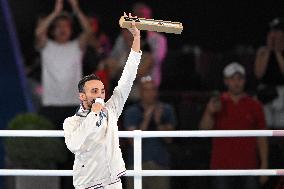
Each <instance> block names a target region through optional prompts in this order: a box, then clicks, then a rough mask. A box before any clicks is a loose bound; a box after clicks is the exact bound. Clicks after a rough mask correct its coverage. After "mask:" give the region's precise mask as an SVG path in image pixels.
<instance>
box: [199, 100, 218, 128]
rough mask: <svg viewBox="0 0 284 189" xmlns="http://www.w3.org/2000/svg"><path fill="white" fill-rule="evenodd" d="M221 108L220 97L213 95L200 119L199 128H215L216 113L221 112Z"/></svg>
mask: <svg viewBox="0 0 284 189" xmlns="http://www.w3.org/2000/svg"><path fill="white" fill-rule="evenodd" d="M221 108H222V105H221V101H220V99H219V98H218V97H211V98H210V100H209V102H208V104H207V106H206V109H205V111H204V114H203V116H202V119H201V121H200V124H199V129H203V130H210V129H213V128H214V125H215V114H216V113H218V112H220V111H221Z"/></svg>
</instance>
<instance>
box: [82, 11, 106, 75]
mask: <svg viewBox="0 0 284 189" xmlns="http://www.w3.org/2000/svg"><path fill="white" fill-rule="evenodd" d="M88 20H89V23H90V26H91V28H92V33H93V34H92V35H90V36H89V38H88V40H87V41H88V42H87V48H86V52H85V53H84V57H83V65H84V70H83V71H84V75H89V74H92V73H94V71H97V70H101V69H103V68H104V65H101V66H99V65H100V63H102V62H101V61H102V60H103V59H104V58H106V57H107V56H108V55H109V53H110V51H111V44H110V40H109V37H108V36H107V35H106V34H105V33H104V32H103V30H102V28H101V25H100V23H99V18H98V17H97V16H89V17H88Z"/></svg>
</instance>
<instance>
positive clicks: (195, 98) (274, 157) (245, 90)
mask: <svg viewBox="0 0 284 189" xmlns="http://www.w3.org/2000/svg"><path fill="white" fill-rule="evenodd" d="M68 3H69V4H70V6H71V7H72V14H71V13H69V12H66V11H64V7H63V1H62V0H57V1H56V4H55V6H54V10H53V11H52V12H51V13H50V14H49V15H47V16H40V17H39V18H38V19H37V26H36V28H35V37H36V44H35V48H36V50H37V51H38V56H36V57H35V58H34V64H32V65H30V66H29V67H27V69H26V70H27V76H28V79H29V86H30V89H31V92H32V95H33V102H34V104H35V105H36V109H37V112H38V113H39V114H40V115H43V116H45V117H47V118H48V119H50V120H51V121H52V122H53V123H54V124H55V125H56V126H57V129H59V130H61V129H62V123H63V120H64V119H65V118H66V117H68V116H72V115H74V113H75V111H76V109H77V107H78V105H79V104H80V101H79V98H78V96H77V83H78V81H79V80H80V79H81V78H82V76H83V75H87V74H91V73H95V74H96V75H97V76H99V77H100V78H101V79H102V81H103V83H104V85H105V88H106V91H107V96H108V97H109V96H110V95H111V94H110V92H111V91H113V88H114V87H115V86H116V82H117V81H118V79H119V76H120V75H121V71H122V69H123V67H124V64H125V61H126V59H127V55H128V54H129V51H130V45H131V43H132V36H131V34H130V33H129V32H128V31H127V30H125V29H121V31H120V34H119V35H118V37H117V38H116V40H115V42H114V44H111V41H110V39H109V36H108V35H107V34H106V33H105V32H104V25H103V24H101V23H100V19H99V15H96V13H90V14H88V15H87V14H85V13H84V12H82V11H81V9H80V5H79V1H78V0H68ZM132 13H133V15H135V16H138V17H142V18H149V19H150V18H152V10H151V8H150V7H149V6H148V5H146V4H144V3H136V4H134V5H133V9H132ZM74 20H77V21H78V23H79V26H80V29H79V30H78V28H74V27H75V25H74ZM264 27H266V26H264ZM268 28H269V30H268V32H267V38H266V44H264V45H263V46H261V47H259V48H258V49H254V48H252V47H250V46H242V45H239V46H236V47H235V48H234V49H230V50H228V51H224V52H215V51H212V50H209V49H204V48H201V47H199V46H190V45H188V46H182V47H181V48H179V49H168V46H167V38H166V35H164V34H162V33H157V32H151V31H141V40H142V42H141V49H142V52H143V55H142V59H141V64H140V67H139V70H138V74H137V79H136V80H135V83H134V85H133V87H132V91H131V94H130V97H129V99H128V102H127V104H126V108H125V110H124V113H123V116H122V119H121V121H120V124H119V127H120V130H135V129H140V130H153V131H163V130H166V131H168V130H199V129H206V130H207V129H215V130H262V129H283V128H284V19H283V18H275V19H273V20H272V21H271V22H270V23H269V24H268ZM75 31H80V32H75ZM283 143H284V140H283V139H282V138H265V137H259V138H254V137H251V138H214V139H186V138H184V139H175V138H149V139H148V138H147V139H143V144H142V146H143V147H142V149H143V150H142V160H143V165H142V168H143V169H147V170H149V169H272V168H277V169H280V168H283V167H284V166H283V161H282V159H283V158H284V154H283V153H284V149H283ZM132 144H133V142H132V140H121V148H122V149H123V152H124V158H125V159H126V162H127V168H128V169H133V146H132ZM72 158H73V157H72V155H71V154H70V157H69V160H68V162H66V164H64V165H59V168H64V169H72V163H73V159H72ZM123 183H124V185H125V187H126V188H128V189H130V188H133V178H132V177H129V178H127V179H124V182H123ZM283 183H284V181H283V178H281V177H265V176H262V177H211V178H208V177H199V178H195V177H171V178H170V177H147V178H143V188H145V189H151V188H155V189H160V188H161V189H162V188H163V189H168V188H175V189H178V188H216V189H223V188H224V189H228V188H242V189H245V188H248V189H257V188H269V189H280V188H283V187H284V184H283ZM62 188H64V189H65V188H72V178H64V179H62Z"/></svg>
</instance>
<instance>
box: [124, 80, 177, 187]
mask: <svg viewBox="0 0 284 189" xmlns="http://www.w3.org/2000/svg"><path fill="white" fill-rule="evenodd" d="M139 89H140V93H141V94H140V95H141V101H140V102H139V103H137V104H134V105H132V106H130V107H129V108H127V110H126V112H125V116H124V127H125V129H126V130H130V131H131V130H135V129H140V130H142V131H163V130H166V131H169V130H173V129H174V126H175V122H176V121H175V115H174V111H173V108H172V107H171V106H170V105H169V104H166V103H162V102H160V101H159V100H158V89H157V86H156V85H155V83H154V81H153V80H152V79H151V77H150V76H147V77H143V78H141V82H140V85H139ZM170 142H171V139H169V138H147V139H143V141H142V148H143V149H142V168H143V169H148V170H153V169H154V170H155V169H158V170H159V169H169V163H170V154H169V152H168V150H167V145H168V144H169V143H170ZM128 154H129V156H128V167H129V168H130V169H133V145H131V146H130V147H129V151H128ZM131 179H132V178H129V179H127V188H128V189H131V188H133V180H131ZM143 188H146V189H152V188H153V189H169V188H170V180H169V178H168V177H145V178H143Z"/></svg>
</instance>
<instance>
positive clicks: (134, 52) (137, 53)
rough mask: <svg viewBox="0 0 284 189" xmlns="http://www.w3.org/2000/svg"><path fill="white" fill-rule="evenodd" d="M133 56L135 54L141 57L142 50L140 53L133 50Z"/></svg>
mask: <svg viewBox="0 0 284 189" xmlns="http://www.w3.org/2000/svg"><path fill="white" fill-rule="evenodd" d="M130 53H131V54H134V56H141V55H142V51H141V50H140V51H139V52H136V51H134V50H133V49H131V52H130Z"/></svg>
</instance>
